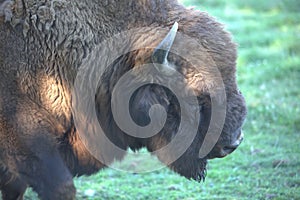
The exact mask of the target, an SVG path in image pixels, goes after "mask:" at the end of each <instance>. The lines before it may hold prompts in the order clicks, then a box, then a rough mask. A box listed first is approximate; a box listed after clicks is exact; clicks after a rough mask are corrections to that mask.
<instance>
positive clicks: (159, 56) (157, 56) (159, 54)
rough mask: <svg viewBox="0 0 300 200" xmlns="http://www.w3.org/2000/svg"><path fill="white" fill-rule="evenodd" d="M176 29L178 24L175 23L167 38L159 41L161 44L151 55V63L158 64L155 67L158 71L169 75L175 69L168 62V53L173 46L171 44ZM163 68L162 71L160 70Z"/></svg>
mask: <svg viewBox="0 0 300 200" xmlns="http://www.w3.org/2000/svg"><path fill="white" fill-rule="evenodd" d="M177 29H178V23H177V22H175V23H174V25H173V27H172V28H171V30H170V31H169V33H168V34H167V36H166V37H165V38H164V39H163V40H162V41H161V43H160V44H159V45H158V46H157V47H156V48H155V50H154V52H153V54H152V62H153V63H154V64H155V63H157V64H160V65H159V66H158V65H156V67H158V68H159V69H161V70H162V71H164V72H167V73H169V72H170V71H174V70H175V67H174V66H172V64H170V63H169V62H168V55H169V52H170V49H171V47H172V45H173V42H174V40H175V37H176V34H177ZM162 68H163V69H162Z"/></svg>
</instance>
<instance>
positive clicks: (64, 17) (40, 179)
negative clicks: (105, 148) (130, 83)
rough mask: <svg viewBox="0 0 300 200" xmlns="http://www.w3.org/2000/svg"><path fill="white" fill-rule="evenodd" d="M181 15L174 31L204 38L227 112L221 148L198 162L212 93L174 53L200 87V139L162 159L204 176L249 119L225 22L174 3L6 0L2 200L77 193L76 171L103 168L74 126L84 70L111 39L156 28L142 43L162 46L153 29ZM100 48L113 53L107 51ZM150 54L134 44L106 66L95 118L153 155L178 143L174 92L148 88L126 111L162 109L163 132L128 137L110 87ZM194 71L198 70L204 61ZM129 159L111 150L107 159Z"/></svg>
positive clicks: (140, 113)
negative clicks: (75, 93)
mask: <svg viewBox="0 0 300 200" xmlns="http://www.w3.org/2000/svg"><path fill="white" fill-rule="evenodd" d="M176 21H177V22H178V24H179V28H178V32H179V33H182V34H185V35H188V36H189V37H191V38H194V39H195V40H196V41H197V42H199V43H200V44H201V45H202V46H203V49H202V50H201V51H205V52H207V53H208V54H209V55H210V56H211V58H212V60H213V61H214V64H213V65H214V66H216V67H217V69H218V70H219V72H220V74H221V76H222V79H223V82H224V87H225V88H224V89H225V92H226V102H225V104H226V118H225V124H224V126H223V128H222V134H221V137H220V139H219V140H218V142H217V144H216V145H215V146H214V148H213V149H212V151H211V152H210V153H209V154H208V155H207V156H206V157H204V158H199V149H200V146H201V144H202V142H203V140H204V137H205V133H206V131H207V129H208V126H209V124H210V116H211V115H210V113H211V101H210V95H209V92H208V91H206V87H204V85H201V81H197V80H194V79H197V77H196V76H195V74H193V73H194V72H193V70H189V69H190V68H189V67H188V65H189V63H188V62H187V61H184V60H180V59H179V60H178V56H177V57H176V55H169V57H168V59H169V60H170V62H173V63H175V65H176V66H177V69H178V70H179V71H180V72H181V73H182V74H183V75H184V76H185V77H192V78H191V79H187V80H191V81H190V82H188V83H187V84H191V85H192V84H194V85H193V87H196V88H198V90H197V98H198V101H199V106H201V118H200V121H199V128H198V130H197V135H196V137H195V139H194V140H193V142H192V143H191V145H190V146H189V147H188V148H187V150H186V151H185V152H184V153H183V155H182V156H180V157H179V158H178V159H177V160H176V161H174V162H172V163H170V164H169V163H167V162H166V159H167V158H166V157H168V155H171V154H172V152H166V155H158V157H159V158H160V160H161V161H162V162H163V163H166V164H167V165H168V166H169V167H170V168H171V169H173V170H174V171H176V172H178V173H179V174H181V175H183V176H185V177H187V178H192V179H196V180H201V179H203V178H204V176H205V171H206V168H205V166H206V162H207V159H210V158H215V157H223V156H225V155H227V154H229V153H231V152H232V151H233V150H234V149H235V148H236V147H237V146H238V144H239V143H236V141H239V140H240V139H241V134H240V132H241V126H242V123H243V121H244V118H245V115H246V108H245V102H244V99H243V97H242V95H241V94H240V92H239V90H238V88H237V84H236V78H235V70H236V68H235V66H236V46H235V44H234V43H233V42H232V40H231V37H230V34H229V33H227V32H226V31H224V30H223V27H222V25H221V24H220V23H218V22H216V21H215V19H213V18H212V17H210V16H209V15H208V14H206V13H203V12H199V11H194V10H189V9H186V8H185V7H183V6H182V5H180V4H179V3H178V2H177V1H175V0H168V1H160V0H140V1H135V0H128V1H120V0H113V1H94V0H74V1H66V0H50V1H36V0H27V1H22V0H15V1H9V0H6V1H4V0H0V189H1V192H2V197H3V199H4V200H5V199H22V197H23V194H24V192H25V190H26V188H27V187H32V188H33V189H34V190H35V191H36V192H37V193H38V195H39V197H40V198H41V199H74V198H75V187H74V185H73V181H72V177H74V176H80V175H85V174H86V175H89V174H93V173H95V172H97V171H99V170H100V169H101V168H104V167H105V166H106V165H107V163H103V162H101V161H99V159H96V158H95V156H93V155H92V154H91V153H90V151H89V150H88V149H87V148H86V146H85V145H84V143H83V141H82V140H81V138H80V134H79V133H78V130H77V127H76V124H75V123H74V117H75V116H73V113H72V101H73V100H74V99H72V90H73V88H74V82H75V79H76V76H77V73H78V70H79V68H80V67H81V65H82V63H83V62H84V60H85V59H87V58H88V57H89V55H90V54H92V53H93V51H95V49H96V48H95V47H96V46H97V45H99V44H101V42H102V41H104V40H105V39H107V38H110V37H111V36H112V35H114V34H118V33H120V32H122V31H127V30H131V29H133V28H139V27H150V28H149V37H148V38H145V40H144V41H143V42H144V43H145V44H149V46H153V45H159V43H160V42H161V41H162V40H163V38H153V37H152V35H153V34H154V31H153V32H151V27H161V28H166V29H170V28H171V26H172V25H173V24H174V22H176ZM129 41H130V40H129ZM175 42H176V39H175ZM177 42H178V41H177ZM130 45H134V41H132V43H131V44H130ZM182 45H184V44H182ZM101 48H103V49H105V50H106V51H107V55H109V54H110V49H109V47H106V46H103V47H101ZM183 48H188V47H184V46H183ZM153 51H154V50H153V49H151V48H149V49H141V50H134V51H132V52H128V54H126V55H122V56H121V57H119V58H118V59H117V60H116V61H115V62H114V63H112V64H111V65H110V67H109V68H107V70H106V71H105V73H104V75H103V77H102V78H101V79H100V80H101V81H100V82H99V87H98V89H97V94H96V95H95V100H96V107H95V109H96V111H97V117H98V118H99V123H100V124H102V126H103V128H104V130H105V133H106V135H107V137H108V138H109V139H110V140H111V141H113V143H114V144H116V145H117V146H118V147H120V148H121V149H124V150H126V149H128V148H131V149H133V150H137V149H139V148H142V147H146V148H147V149H148V150H149V151H150V152H154V151H155V150H157V149H160V148H161V147H163V146H164V145H166V144H168V143H169V142H170V141H171V140H172V138H173V136H174V135H176V130H177V129H178V126H179V125H178V124H179V121H180V111H179V110H180V109H179V105H178V102H177V101H176V97H175V96H174V95H173V94H172V93H171V92H170V91H169V90H168V89H166V88H164V87H161V86H158V85H151V84H149V85H146V86H144V87H142V88H140V89H139V90H138V91H137V92H136V93H135V94H134V96H133V97H132V100H131V107H130V110H131V115H132V118H133V119H134V120H135V121H136V122H137V123H138V124H141V125H145V124H147V123H148V122H147V121H148V119H147V117H148V114H147V113H148V111H149V108H150V107H151V106H152V105H155V104H160V105H162V106H163V107H164V108H165V109H166V111H167V120H166V124H165V125H164V128H163V129H162V130H161V131H160V132H159V133H158V134H157V135H155V136H152V137H150V138H138V137H133V136H130V135H128V134H126V133H124V132H123V131H122V130H121V129H119V128H118V126H117V124H116V123H115V122H114V120H113V116H112V114H111V103H110V102H111V94H112V89H113V85H115V84H116V83H117V81H118V80H119V79H120V77H121V76H122V74H124V73H125V72H126V71H128V70H130V69H134V68H135V67H136V66H137V63H150V62H151V55H153ZM206 64H207V65H210V64H212V63H206ZM196 67H199V71H200V72H201V66H196ZM208 77H209V76H208ZM195 83H197V84H198V85H196V86H195ZM81 134H84V133H81ZM233 144H235V146H234V145H233ZM123 156H124V154H116V155H109V157H110V160H111V161H112V160H114V159H122V157H123Z"/></svg>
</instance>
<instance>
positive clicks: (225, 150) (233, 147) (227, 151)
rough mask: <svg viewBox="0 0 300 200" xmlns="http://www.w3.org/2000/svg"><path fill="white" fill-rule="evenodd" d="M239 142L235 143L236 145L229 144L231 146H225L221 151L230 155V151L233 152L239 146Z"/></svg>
mask: <svg viewBox="0 0 300 200" xmlns="http://www.w3.org/2000/svg"><path fill="white" fill-rule="evenodd" d="M238 146H239V145H238V144H234V145H229V146H225V147H223V148H222V149H221V151H223V154H224V155H228V154H230V153H232V152H233V151H234V150H236V148H237V147H238Z"/></svg>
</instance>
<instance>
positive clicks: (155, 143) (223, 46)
mask: <svg viewBox="0 0 300 200" xmlns="http://www.w3.org/2000/svg"><path fill="white" fill-rule="evenodd" d="M179 28H180V27H179ZM177 29H178V24H177V23H175V25H173V27H172V29H171V31H170V32H169V33H168V34H167V36H166V37H165V38H164V39H162V41H161V42H160V43H159V44H158V45H157V46H156V48H151V44H152V43H151V41H152V42H153V43H155V41H153V38H154V39H155V40H157V38H155V37H153V38H152V39H151V38H143V39H142V40H144V41H146V43H147V42H148V44H149V46H150V48H140V49H136V50H132V51H130V52H129V53H126V54H124V55H121V56H119V57H118V58H117V59H115V60H114V61H113V62H112V63H111V64H110V65H109V67H107V68H106V69H105V71H104V73H103V74H102V75H101V79H100V81H99V82H98V86H97V89H96V97H95V104H96V105H95V106H96V115H97V120H98V121H99V122H100V125H101V127H102V129H103V131H104V133H105V138H108V140H106V139H101V141H103V142H102V144H98V145H97V144H95V146H94V148H101V146H106V147H105V148H102V149H101V150H100V154H101V155H100V156H98V158H101V159H102V160H101V161H102V162H103V161H105V162H106V161H108V162H110V161H112V160H113V158H116V157H117V158H119V157H121V156H122V155H121V154H119V153H117V151H114V150H112V148H109V147H108V146H109V145H107V141H110V142H112V143H113V144H114V145H115V146H117V148H118V149H122V150H124V151H125V150H126V149H127V148H128V147H129V148H131V149H133V150H136V149H139V148H141V147H146V148H147V149H148V150H149V151H150V152H153V153H154V154H155V155H157V156H158V158H159V159H160V160H161V161H162V162H163V163H164V164H166V165H168V166H169V167H170V168H171V169H173V170H174V171H176V172H178V173H179V174H181V175H183V176H185V177H187V178H192V179H195V180H202V179H204V177H205V173H206V163H207V159H212V158H220V157H224V156H226V155H228V154H230V153H232V152H233V151H234V150H235V149H236V148H237V147H238V146H239V144H240V143H241V141H242V139H243V135H242V133H241V127H242V124H243V122H244V119H245V116H246V106H245V101H244V98H243V96H242V94H241V93H240V92H239V90H238V87H237V83H236V79H235V60H236V51H235V45H234V44H233V43H232V42H231V39H230V37H229V35H228V34H227V32H225V31H223V30H222V31H221V32H220V33H216V34H219V35H218V36H213V35H210V36H208V39H207V40H209V41H207V40H206V39H205V38H204V39H203V38H197V40H196V42H194V40H192V41H189V40H185V39H184V37H182V36H180V35H178V33H177ZM184 31H185V30H184V29H181V32H182V33H184ZM149 32H150V31H149ZM190 32H191V31H190ZM191 34H192V33H191ZM211 34H213V33H211ZM220 38H221V39H220ZM193 39H194V37H193ZM214 39H215V40H214ZM134 41H135V42H139V43H143V42H144V41H141V38H139V39H137V40H134ZM199 41H200V42H199ZM220 41H221V42H222V43H221V42H220ZM150 43H151V44H150ZM194 43H200V47H199V46H197V45H196V46H195V44H194ZM131 45H132V46H134V45H133V43H131ZM176 49H177V50H178V49H179V51H176ZM180 52H183V54H185V55H189V57H188V58H187V57H186V56H185V55H184V56H182V55H181V53H180ZM94 57H97V58H98V57H101V56H94ZM92 64H94V63H93V62H92ZM144 69H146V70H144ZM129 72H130V76H126V74H128V73H129ZM95 76H98V75H95ZM125 76H126V77H127V78H124V77H125ZM86 79H88V78H86ZM135 83H143V84H138V87H136V86H137V85H134V84H135ZM160 83H163V84H160ZM177 86H178V87H177ZM133 87H136V88H135V89H134V90H133V89H132V88H133ZM174 87H176V88H177V89H176V90H177V91H176V92H174V91H173V89H172V88H174ZM116 88H117V89H116ZM116 90H117V92H116ZM130 91H131V92H132V93H131V92H130ZM119 93H120V94H121V95H119ZM128 93H129V94H130V95H128ZM122 95H124V96H122ZM114 96H115V97H114ZM116 96H117V97H116ZM127 101H128V102H127ZM157 105H159V108H163V110H164V111H165V112H160V111H157ZM124 113H125V114H124ZM116 118H118V119H116ZM128 120H129V121H130V120H132V121H133V123H134V124H133V123H132V122H128ZM91 124H93V123H91ZM124 126H125V128H124ZM143 128H146V129H147V128H148V129H147V130H148V131H149V130H150V132H151V130H152V134H151V133H150V134H149V133H148V132H147V131H145V130H146V129H143ZM87 129H89V128H86V129H85V130H87ZM132 132H134V133H132ZM146 132H147V133H146ZM105 141H106V142H105ZM174 141H175V142H174Z"/></svg>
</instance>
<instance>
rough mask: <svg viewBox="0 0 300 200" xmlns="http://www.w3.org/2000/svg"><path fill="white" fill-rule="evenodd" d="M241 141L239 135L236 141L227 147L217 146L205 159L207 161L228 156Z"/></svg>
mask: <svg viewBox="0 0 300 200" xmlns="http://www.w3.org/2000/svg"><path fill="white" fill-rule="evenodd" d="M242 141H243V134H242V133H241V134H240V135H239V136H238V138H237V140H236V141H235V142H234V143H232V144H229V145H224V146H223V145H221V144H217V145H216V146H215V147H214V148H213V150H212V151H211V152H210V153H209V154H208V156H207V158H208V159H213V158H223V157H225V156H227V155H228V154H230V153H232V152H233V151H234V150H236V148H237V147H238V146H239V145H240V144H241V142H242Z"/></svg>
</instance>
